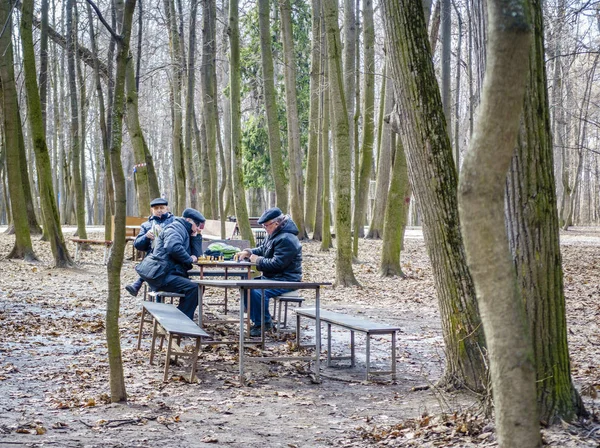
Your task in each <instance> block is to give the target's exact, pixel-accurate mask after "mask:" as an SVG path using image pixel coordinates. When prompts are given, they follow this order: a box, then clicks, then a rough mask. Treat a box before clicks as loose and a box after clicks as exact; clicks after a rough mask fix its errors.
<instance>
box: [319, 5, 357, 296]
mask: <svg viewBox="0 0 600 448" xmlns="http://www.w3.org/2000/svg"><path fill="white" fill-rule="evenodd" d="M323 15H324V17H325V30H326V35H327V68H328V72H329V89H330V90H329V95H330V97H329V98H330V101H331V111H332V126H331V128H332V133H333V147H334V154H335V171H336V172H335V200H336V201H335V202H336V204H335V234H336V243H337V244H336V246H337V248H336V249H337V250H336V259H335V277H336V278H335V283H336V285H339V286H351V285H357V284H358V282H357V280H356V278H355V277H354V272H353V271H352V240H351V239H352V235H351V232H350V227H351V221H352V213H351V199H352V198H351V171H352V154H351V153H350V144H349V139H350V137H349V133H350V127H349V125H348V111H347V109H346V100H345V95H344V82H343V72H342V60H341V59H342V55H341V50H342V46H341V41H340V27H339V24H338V6H337V1H336V0H323ZM323 225H325V224H323Z"/></svg>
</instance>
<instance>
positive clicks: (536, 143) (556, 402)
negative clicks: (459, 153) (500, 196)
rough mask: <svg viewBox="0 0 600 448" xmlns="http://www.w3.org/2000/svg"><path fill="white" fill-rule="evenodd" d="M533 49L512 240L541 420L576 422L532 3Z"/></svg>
mask: <svg viewBox="0 0 600 448" xmlns="http://www.w3.org/2000/svg"><path fill="white" fill-rule="evenodd" d="M531 13H532V18H533V22H532V23H533V42H532V45H531V47H530V51H529V76H528V79H527V89H526V94H525V101H524V109H523V116H522V120H521V123H522V124H521V130H520V134H519V138H518V142H517V148H516V151H515V153H514V155H513V158H512V162H511V166H510V170H509V172H508V180H507V188H506V193H507V212H508V213H507V222H506V224H507V229H508V240H509V243H510V248H511V252H512V257H513V261H514V263H515V267H516V272H517V285H518V288H519V290H520V293H521V296H522V297H523V300H524V302H525V307H526V310H527V316H528V320H529V328H530V331H531V338H532V342H533V350H534V355H535V369H536V380H537V381H536V385H537V403H538V411H539V418H540V420H541V421H542V422H543V423H545V424H552V423H557V422H559V421H560V420H561V419H562V420H565V421H571V420H573V419H574V418H575V417H576V416H579V415H583V414H584V413H585V410H584V408H583V403H582V401H581V398H580V396H579V394H578V393H577V390H576V389H575V387H574V385H573V383H572V381H571V366H570V361H569V348H568V345H567V323H566V315H565V313H566V311H565V296H564V285H563V272H562V261H561V255H560V247H559V222H558V211H557V208H556V185H555V179H554V176H553V167H554V160H553V145H552V133H551V131H550V108H549V104H548V94H547V92H548V91H547V87H546V85H547V81H546V79H547V78H546V69H545V63H544V31H543V25H542V5H541V2H540V1H539V0H532V1H531Z"/></svg>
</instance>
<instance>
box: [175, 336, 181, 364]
mask: <svg viewBox="0 0 600 448" xmlns="http://www.w3.org/2000/svg"><path fill="white" fill-rule="evenodd" d="M175 341H177V345H178V346H180V347H181V336H179V335H178V336H177V337H176V338H175ZM177 359H178V356H177V355H175V363H177Z"/></svg>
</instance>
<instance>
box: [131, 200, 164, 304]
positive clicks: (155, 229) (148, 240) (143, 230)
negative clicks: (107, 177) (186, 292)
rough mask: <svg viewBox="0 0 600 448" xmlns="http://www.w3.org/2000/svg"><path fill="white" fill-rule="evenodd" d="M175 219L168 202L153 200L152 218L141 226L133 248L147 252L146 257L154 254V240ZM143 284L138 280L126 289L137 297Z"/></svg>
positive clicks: (151, 204)
mask: <svg viewBox="0 0 600 448" xmlns="http://www.w3.org/2000/svg"><path fill="white" fill-rule="evenodd" d="M173 219H174V216H173V214H172V213H171V212H170V211H169V203H168V202H167V200H166V199H163V198H156V199H153V200H152V201H151V202H150V216H149V217H148V221H146V222H145V223H143V224H142V225H141V226H140V231H139V232H138V235H137V237H136V238H135V241H134V242H133V246H134V247H135V248H136V249H137V250H141V251H142V252H146V255H148V254H150V253H152V248H153V247H154V239H155V238H156V236H157V235H158V234H159V233H160V231H161V230H162V229H163V228H164V227H165V226H167V225H169V224H171V223H172V222H173ZM143 283H144V280H143V279H142V278H138V279H137V280H136V281H135V282H133V283H132V284H130V285H127V286H125V289H126V290H127V292H128V293H129V294H131V295H132V296H134V297H136V296H137V295H138V292H139V291H140V288H141V287H142V284H143Z"/></svg>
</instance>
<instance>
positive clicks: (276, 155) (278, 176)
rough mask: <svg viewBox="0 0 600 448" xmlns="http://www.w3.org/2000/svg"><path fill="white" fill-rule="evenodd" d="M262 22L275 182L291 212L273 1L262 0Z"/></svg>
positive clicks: (277, 192)
mask: <svg viewBox="0 0 600 448" xmlns="http://www.w3.org/2000/svg"><path fill="white" fill-rule="evenodd" d="M258 22H259V26H260V54H261V63H262V74H263V89H264V97H265V112H266V116H267V131H268V136H269V157H270V159H271V173H272V175H273V182H274V183H275V195H276V198H277V207H279V208H280V209H281V210H283V212H284V213H287V212H288V211H289V201H288V182H287V179H286V176H285V168H284V166H283V156H282V152H281V137H280V135H279V120H278V118H277V92H276V90H275V77H274V74H273V72H274V70H273V50H272V48H271V40H272V39H271V24H270V9H269V0H258Z"/></svg>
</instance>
